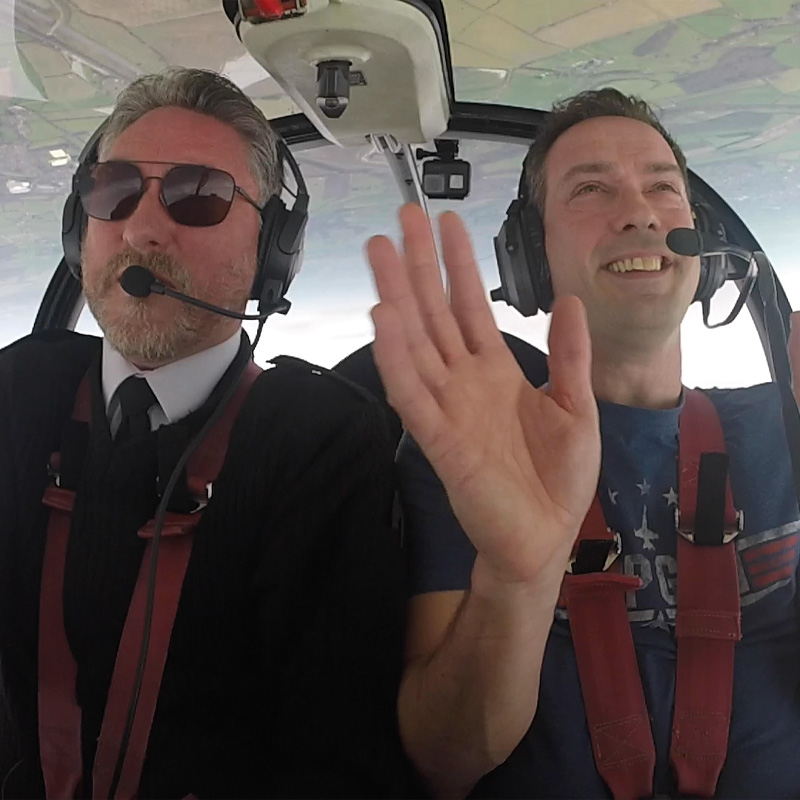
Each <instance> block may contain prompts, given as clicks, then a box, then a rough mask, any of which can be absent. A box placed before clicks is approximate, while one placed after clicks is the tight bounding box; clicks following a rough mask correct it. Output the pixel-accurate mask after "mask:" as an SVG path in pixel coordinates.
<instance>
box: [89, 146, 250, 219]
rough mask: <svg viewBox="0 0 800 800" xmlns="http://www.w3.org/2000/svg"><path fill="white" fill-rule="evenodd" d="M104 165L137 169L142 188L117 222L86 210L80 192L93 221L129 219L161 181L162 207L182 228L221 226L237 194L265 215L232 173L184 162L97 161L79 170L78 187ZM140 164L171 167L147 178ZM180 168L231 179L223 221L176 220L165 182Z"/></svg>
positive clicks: (114, 159)
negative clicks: (194, 222)
mask: <svg viewBox="0 0 800 800" xmlns="http://www.w3.org/2000/svg"><path fill="white" fill-rule="evenodd" d="M103 164H127V165H129V166H132V167H134V168H135V169H136V171H137V172H138V173H139V178H140V179H141V187H140V189H139V193H138V196H137V198H136V203H135V205H134V206H133V208H132V209H131V212H130V214H128V215H127V216H125V217H120V218H119V219H116V220H114V219H107V218H106V217H98V216H95V215H94V214H92V213H90V212H89V210H88V209H87V208H86V204H85V203H84V194H83V192H80V191H79V194H80V201H81V206H82V207H83V210H84V212H85V213H86V215H87V216H89V217H91V218H92V219H97V220H100V221H101V222H119V221H121V220H123V219H129V218H130V217H131V216H132V215H133V213H134V212H135V211H136V209H137V208H138V207H139V203H140V202H141V200H142V198H143V197H144V195H145V192H146V191H147V185H148V183H149V182H150V181H160V182H161V188H160V190H159V192H158V196H159V199H160V200H161V205H162V206H163V207H164V210H165V211H166V212H167V214H168V215H169V218H170V219H171V220H172V221H173V222H174V223H175V224H176V225H181V226H182V227H185V228H213V227H214V226H215V225H219V224H220V223H222V222H223V221H224V220H225V219H226V217H227V216H228V214H229V213H230V210H231V207H232V206H233V201H234V198H235V197H236V195H237V194H238V195H239V196H240V197H242V198H243V199H244V200H246V201H247V202H248V203H249V204H250V205H251V206H253V208H255V209H256V210H257V211H258V212H259V214H261V213H263V211H264V208H263V207H262V206H260V205H259V204H258V203H257V202H256V201H255V200H254V199H253V198H252V197H251V196H250V195H249V194H248V193H247V192H246V191H245V190H244V189H242V187H241V186H239V185H238V184H237V183H236V179H235V178H234V177H233V175H231V173H230V172H228V171H227V170H224V169H220V168H219V167H209V166H208V165H206V164H188V163H183V162H178V161H147V160H144V159H137V160H136V161H131V160H128V159H124V158H109V159H106V160H105V161H95V162H94V163H92V164H83V165H82V166H81V168H80V169H79V171H78V174H77V175H76V179H77V185H78V186H80V180H81V178H82V177H84V176H87V177H91V174H92V171H93V170H94V169H95V168H97V167H99V166H101V165H103ZM139 164H157V165H161V166H169V167H170V169H168V170H167V171H166V172H165V173H164V174H163V175H147V176H146V175H144V174H143V173H142V170H141V169H140V168H139ZM180 167H199V168H201V169H206V170H212V171H214V172H219V173H222V174H223V175H227V176H228V177H229V178H230V179H231V183H232V184H233V195H232V196H231V199H230V201H229V202H228V208H227V209H226V211H225V215H224V216H223V217H222V219H220V220H218V221H217V222H212V223H210V224H208V225H192V224H189V223H185V222H180V221H179V220H177V219H175V217H173V216H172V212H171V211H170V208H169V206H168V205H167V201H166V198H165V197H164V180H165V178H166V177H167V176H168V175H169V174H170V172H172V170H174V169H177V168H180Z"/></svg>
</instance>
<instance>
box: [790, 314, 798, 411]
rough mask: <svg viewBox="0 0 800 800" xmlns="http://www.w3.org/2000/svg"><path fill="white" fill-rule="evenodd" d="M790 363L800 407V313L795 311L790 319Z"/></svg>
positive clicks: (794, 390) (796, 397)
mask: <svg viewBox="0 0 800 800" xmlns="http://www.w3.org/2000/svg"><path fill="white" fill-rule="evenodd" d="M789 363H790V364H791V365H792V391H793V392H794V399H795V400H796V401H797V404H798V405H800V311H793V312H792V314H791V316H790V318H789Z"/></svg>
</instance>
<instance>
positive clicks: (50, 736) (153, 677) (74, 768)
mask: <svg viewBox="0 0 800 800" xmlns="http://www.w3.org/2000/svg"><path fill="white" fill-rule="evenodd" d="M260 372H261V370H260V368H259V367H257V366H256V365H255V364H254V363H252V362H250V364H249V365H248V367H247V369H246V371H245V373H244V374H243V376H242V378H241V380H240V382H239V385H238V386H237V388H236V392H235V394H234V395H233V397H232V398H231V400H230V402H229V403H228V405H227V407H226V408H225V411H224V413H223V414H222V416H221V417H220V418H219V419H218V420H217V422H216V424H215V425H214V427H213V428H212V429H211V430H210V431H209V433H208V435H207V436H206V437H205V438H204V439H203V441H202V442H201V443H200V445H199V446H198V448H197V450H195V452H194V453H193V454H192V456H191V457H190V458H189V461H188V463H187V468H186V473H187V484H188V487H189V490H190V492H191V494H192V496H194V497H198V498H203V499H202V502H201V504H200V506H199V508H198V510H197V511H195V512H194V513H192V514H173V513H167V515H166V518H165V521H164V526H163V528H162V537H163V538H162V540H161V541H160V544H159V554H158V562H157V567H156V584H155V597H154V605H153V617H152V626H151V632H150V643H149V647H148V653H147V660H146V663H145V668H144V674H143V678H142V684H141V690H140V694H139V699H138V703H137V706H136V713H135V715H134V718H133V721H132V724H131V727H130V739H129V741H128V747H127V749H126V751H125V754H124V761H123V763H122V770H121V773H120V776H119V782H118V784H117V790H116V793H115V796H116V797H117V798H132V797H134V796H135V794H136V791H137V788H138V785H139V779H140V776H141V772H142V767H143V764H144V759H145V754H146V751H147V742H148V739H149V735H150V728H151V726H152V721H153V716H154V714H155V708H156V703H157V700H158V693H159V689H160V686H161V678H162V676H163V672H164V665H165V664H166V660H167V653H168V650H169V642H170V638H171V635H172V626H173V624H174V620H175V614H176V612H177V609H178V602H179V600H180V595H181V588H182V585H183V579H184V576H185V573H186V567H187V565H188V562H189V556H190V554H191V548H192V537H191V536H189V535H184V534H190V533H191V532H192V530H193V529H194V527H195V526H196V525H197V523H198V522H199V521H200V518H201V515H202V509H203V507H204V506H205V504H206V503H207V501H208V499H209V498H210V491H211V486H212V484H213V482H214V481H215V480H216V478H217V475H218V474H219V471H220V469H221V467H222V463H223V461H224V460H225V453H226V450H227V446H228V439H229V437H230V432H231V428H232V426H233V423H234V421H235V420H236V417H237V415H238V413H239V410H240V409H241V406H242V404H243V403H244V400H245V398H246V397H247V393H248V391H249V390H250V387H251V385H252V383H253V381H254V380H255V379H256V378H257V377H258V375H259V374H260ZM90 407H91V402H90V396H89V382H88V378H86V377H85V378H84V379H83V381H82V382H81V385H80V387H79V389H78V394H77V396H76V400H75V407H74V410H73V415H72V419H73V420H75V421H77V422H83V423H87V424H88V423H89V422H90V419H91V408H90ZM59 462H60V456H59V454H58V453H55V454H54V455H53V457H52V459H51V471H52V472H53V473H54V475H55V478H56V480H55V485H51V486H48V487H47V489H46V490H45V494H44V498H43V502H44V504H45V505H47V506H49V507H50V509H51V511H50V519H49V522H48V528H47V540H46V543H45V556H44V562H43V567H42V588H41V596H40V620H39V740H40V745H39V746H40V752H41V760H42V772H43V774H44V779H45V789H46V794H47V797H48V798H56V797H58V798H70V797H74V796H75V794H76V792H77V791H78V788H79V787H80V784H81V778H82V774H83V763H82V756H81V710H80V707H79V706H78V704H77V700H76V697H75V681H76V675H77V666H76V664H75V660H74V658H73V656H72V652H71V650H70V648H69V642H68V641H67V636H66V631H65V629H64V613H63V585H64V567H65V563H66V553H67V540H68V536H69V528H70V518H71V512H72V508H73V506H74V500H75V493H74V492H73V491H70V490H67V489H62V488H60V487H59V486H58V465H59ZM154 529H155V523H154V520H150V522H148V523H147V524H146V525H145V526H144V527H143V528H142V529H141V530H140V531H139V535H140V536H142V537H144V538H148V539H149V541H148V542H147V546H146V549H145V553H144V557H143V559H142V564H141V567H140V570H139V575H138V578H137V581H136V586H135V588H134V591H133V596H132V598H131V604H130V607H129V609H128V616H127V618H126V620H125V627H124V628H123V631H122V637H121V639H120V645H119V649H118V650H117V658H116V663H115V665H114V673H113V675H112V679H111V687H110V689H109V696H108V701H107V704H106V710H105V714H104V716H103V725H102V728H101V732H100V739H99V741H98V745H97V753H96V755H95V763H94V770H93V782H94V786H93V789H94V791H93V794H94V797H96V798H98V797H108V796H109V794H110V791H111V784H112V782H113V780H114V772H115V769H116V765H117V763H118V761H119V756H120V751H121V748H122V737H123V735H124V731H125V728H126V721H127V720H126V715H127V712H128V706H129V703H130V700H131V695H132V692H133V688H134V684H135V680H136V667H137V664H138V661H139V651H140V648H141V644H142V636H143V630H144V617H145V611H146V599H147V587H148V583H149V571H150V562H151V550H152V537H153V533H154Z"/></svg>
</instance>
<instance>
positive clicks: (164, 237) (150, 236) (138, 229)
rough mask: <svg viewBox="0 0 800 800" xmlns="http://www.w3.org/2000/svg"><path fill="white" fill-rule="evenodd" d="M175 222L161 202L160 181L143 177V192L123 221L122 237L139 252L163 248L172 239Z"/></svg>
mask: <svg viewBox="0 0 800 800" xmlns="http://www.w3.org/2000/svg"><path fill="white" fill-rule="evenodd" d="M175 225H176V223H175V222H174V221H173V220H172V218H171V217H170V215H169V213H168V212H167V209H166V208H165V207H164V204H163V203H162V202H161V181H160V179H158V178H154V177H150V178H145V186H144V193H143V194H142V196H141V197H140V198H139V202H138V204H137V205H136V208H135V209H134V210H133V213H132V214H131V215H130V216H129V217H128V218H127V219H126V220H125V221H124V226H125V227H124V229H123V232H122V238H123V239H124V240H125V242H126V244H128V245H129V246H130V247H132V248H134V249H136V250H139V251H141V252H148V251H152V250H164V249H165V248H166V247H167V246H168V245H169V244H170V242H171V241H172V239H173V237H174V233H175Z"/></svg>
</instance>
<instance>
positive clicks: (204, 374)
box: [102, 331, 241, 423]
mask: <svg viewBox="0 0 800 800" xmlns="http://www.w3.org/2000/svg"><path fill="white" fill-rule="evenodd" d="M240 339H241V332H240V331H237V332H236V333H235V334H233V336H231V337H230V339H226V340H225V341H224V342H221V343H220V344H217V345H214V346H213V347H209V348H208V349H207V350H202V351H200V352H199V353H195V354H194V355H191V356H187V357H186V358H181V359H179V360H178V361H173V362H171V363H169V364H164V366H162V367H156V368H155V369H151V370H140V369H139V368H138V367H136V366H134V365H133V364H131V362H130V361H128V360H127V359H126V358H125V357H124V356H122V355H121V354H120V353H119V352H118V351H117V350H115V349H114V347H113V346H112V345H111V344H109V342H108V340H107V339H103V358H102V383H103V399H104V400H105V404H106V411H107V412H108V406H109V403H110V402H111V398H112V397H113V396H114V392H116V390H117V387H118V386H119V385H120V384H121V383H122V381H124V380H125V379H126V378H127V377H129V376H130V375H139V376H141V377H143V378H145V379H146V380H147V382H148V384H150V388H151V389H152V390H153V394H154V395H155V396H156V399H157V400H158V402H159V405H160V406H161V409H162V410H163V412H164V415H165V416H166V418H167V422H168V423H171V422H177V421H178V420H179V419H181V418H183V417H185V416H186V415H187V414H190V413H191V412H192V411H194V410H196V409H198V408H200V406H201V405H203V403H204V402H205V400H206V399H207V398H208V396H209V395H210V394H211V391H212V389H213V388H214V387H215V386H216V385H217V383H219V381H220V379H221V378H222V376H223V375H224V374H225V370H226V369H228V367H229V366H230V365H231V362H232V361H233V359H234V358H235V357H236V353H237V352H238V351H239V342H240Z"/></svg>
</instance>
